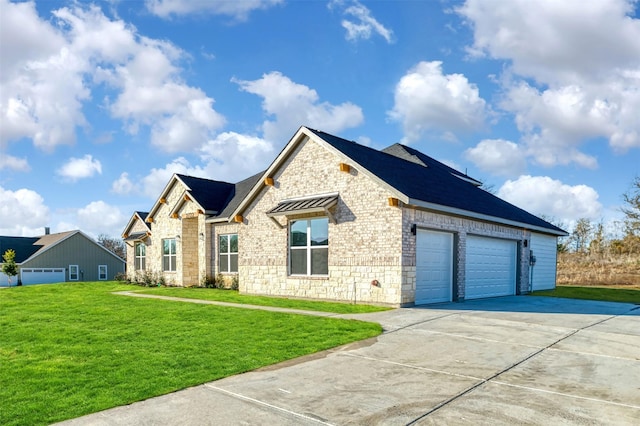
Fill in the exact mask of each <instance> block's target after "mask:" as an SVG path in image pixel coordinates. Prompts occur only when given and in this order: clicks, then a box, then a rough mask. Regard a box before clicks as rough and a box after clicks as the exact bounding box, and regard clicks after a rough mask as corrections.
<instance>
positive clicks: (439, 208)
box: [408, 199, 569, 237]
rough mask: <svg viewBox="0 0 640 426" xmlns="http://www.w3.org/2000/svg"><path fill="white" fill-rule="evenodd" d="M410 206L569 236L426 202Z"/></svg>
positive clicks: (413, 201)
mask: <svg viewBox="0 0 640 426" xmlns="http://www.w3.org/2000/svg"><path fill="white" fill-rule="evenodd" d="M408 204H409V205H412V206H416V207H422V208H424V209H428V210H433V211H435V212H438V213H446V214H454V215H456V216H462V217H468V218H470V219H478V220H482V221H486V222H493V223H500V224H502V225H508V226H514V227H516V228H524V229H528V230H531V231H538V232H541V233H543V234H549V235H556V236H558V237H564V236H567V235H569V234H567V233H566V232H564V233H563V232H559V231H555V230H553V229H549V228H543V227H541V226H536V225H531V224H528V223H522V222H517V221H515V220H509V219H503V218H500V217H495V216H490V215H486V214H482V213H476V212H472V211H469V210H463V209H458V208H455V207H448V206H443V205H441V204H434V203H427V202H426V201H421V200H416V199H410V200H409V202H408Z"/></svg>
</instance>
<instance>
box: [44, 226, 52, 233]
mask: <svg viewBox="0 0 640 426" xmlns="http://www.w3.org/2000/svg"><path fill="white" fill-rule="evenodd" d="M49 234H51V228H49V227H48V226H45V227H44V235H49Z"/></svg>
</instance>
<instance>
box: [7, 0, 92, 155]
mask: <svg viewBox="0 0 640 426" xmlns="http://www.w3.org/2000/svg"><path fill="white" fill-rule="evenodd" d="M0 8H2V13H1V14H0V31H1V33H0V39H2V40H3V42H2V43H0V56H1V57H2V61H0V64H1V65H0V83H1V84H2V91H1V92H0V118H1V119H2V121H3V126H2V131H1V132H0V146H6V145H7V144H8V142H9V141H13V140H19V139H21V138H29V139H32V140H33V142H34V144H35V145H36V146H38V147H40V148H43V149H45V150H51V149H53V148H54V147H55V146H56V145H59V144H72V143H73V142H74V141H75V129H76V127H77V126H83V125H84V124H85V118H84V116H83V114H82V102H83V101H85V100H87V99H88V98H89V91H88V90H87V88H86V87H85V84H84V82H83V80H82V77H81V75H80V74H79V73H78V71H79V70H80V69H82V68H83V60H82V59H80V58H77V57H75V55H74V54H73V53H72V52H71V51H70V50H69V45H68V42H67V40H66V39H65V37H64V35H63V34H61V33H60V31H58V30H57V29H56V28H54V27H53V26H51V24H49V23H48V22H46V21H44V20H40V18H39V17H38V15H37V12H36V10H35V5H34V4H33V3H9V2H6V1H5V0H0Z"/></svg>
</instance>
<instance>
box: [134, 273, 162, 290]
mask: <svg viewBox="0 0 640 426" xmlns="http://www.w3.org/2000/svg"><path fill="white" fill-rule="evenodd" d="M129 280H130V283H131V284H135V285H139V286H142V287H166V286H167V281H166V279H165V277H164V275H162V274H161V273H159V272H154V271H147V270H144V271H136V272H135V274H134V275H133V276H130V277H129Z"/></svg>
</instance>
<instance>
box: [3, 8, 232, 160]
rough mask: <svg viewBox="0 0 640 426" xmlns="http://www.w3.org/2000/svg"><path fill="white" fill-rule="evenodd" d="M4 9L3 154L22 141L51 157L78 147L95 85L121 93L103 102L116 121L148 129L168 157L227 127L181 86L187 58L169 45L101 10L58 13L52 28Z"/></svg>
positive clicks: (197, 93)
mask: <svg viewBox="0 0 640 426" xmlns="http://www.w3.org/2000/svg"><path fill="white" fill-rule="evenodd" d="M0 2H2V8H3V13H2V14H1V15H0V19H2V21H1V22H0V24H1V25H0V29H1V31H2V39H3V40H11V43H1V44H0V49H2V50H0V54H1V55H2V57H3V59H4V58H7V57H8V58H11V59H12V61H5V60H3V61H2V62H1V63H2V65H1V68H0V71H1V72H0V76H1V77H0V78H2V80H1V82H2V85H3V90H2V92H1V94H0V118H2V119H3V122H5V123H9V124H7V125H6V126H2V132H1V133H0V148H2V147H4V146H6V145H7V144H8V143H9V142H10V141H17V140H20V139H22V138H28V139H32V140H33V142H34V144H35V145H36V146H39V147H41V148H43V149H46V150H49V151H51V150H53V149H54V148H55V147H56V146H57V145H60V144H73V143H74V142H75V138H76V136H75V132H76V129H77V127H78V126H85V125H86V120H85V117H84V115H83V111H82V109H83V104H84V102H86V101H88V100H90V99H91V94H92V93H91V91H92V89H93V88H94V87H95V86H97V85H104V86H105V87H106V88H107V89H108V91H107V93H112V92H111V89H115V90H116V92H115V96H113V98H114V99H112V95H108V96H107V97H106V100H105V102H106V106H107V111H109V112H110V113H111V115H112V116H113V117H115V118H119V119H122V120H123V121H124V122H125V123H126V129H127V130H128V131H129V132H131V133H136V132H137V131H138V129H139V127H140V126H141V125H143V126H149V127H150V129H151V142H152V143H153V144H154V145H156V146H158V147H160V148H161V149H163V150H165V151H167V152H178V151H184V150H191V149H194V148H197V147H199V146H200V145H201V144H203V143H205V142H206V141H207V140H209V139H210V138H211V137H213V136H214V132H215V131H217V130H218V129H219V128H220V127H221V126H222V125H223V124H224V117H222V116H221V115H220V114H218V113H217V112H216V111H215V110H214V109H213V99H212V98H210V97H209V96H207V95H206V94H205V93H204V92H203V91H202V90H201V89H199V88H196V87H191V86H189V85H188V84H186V83H185V82H184V81H183V80H182V78H181V73H182V69H181V67H180V61H182V60H183V59H184V58H185V57H186V56H187V55H186V54H185V53H184V52H183V51H182V50H181V49H179V48H178V47H176V46H174V45H173V44H171V43H170V42H167V41H161V40H154V39H151V38H147V37H143V36H140V35H139V34H138V33H137V30H136V29H135V28H134V27H132V26H131V25H128V24H126V23H125V22H123V21H122V20H119V19H110V18H109V17H107V16H105V15H104V14H103V12H102V11H101V9H100V8H99V7H97V6H95V5H90V6H84V7H83V6H81V5H80V4H77V3H76V4H74V5H73V6H71V7H68V8H67V7H64V8H60V9H58V10H55V11H54V12H53V15H54V17H55V19H56V20H57V22H56V24H57V27H54V26H52V25H51V24H49V23H48V22H47V21H45V20H43V19H40V17H39V16H38V15H37V13H36V10H35V7H34V6H33V4H31V3H20V4H13V3H6V2H5V0H0ZM18 24H19V25H18ZM24 28H28V30H27V31H26V32H25V31H24ZM25 34H26V36H25ZM36 41H37V43H36ZM38 43H40V44H38ZM7 62H10V64H9V65H5V64H6V63H7Z"/></svg>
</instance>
